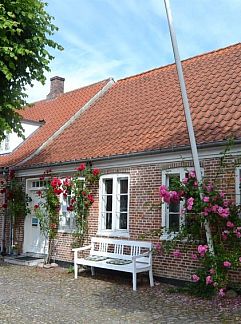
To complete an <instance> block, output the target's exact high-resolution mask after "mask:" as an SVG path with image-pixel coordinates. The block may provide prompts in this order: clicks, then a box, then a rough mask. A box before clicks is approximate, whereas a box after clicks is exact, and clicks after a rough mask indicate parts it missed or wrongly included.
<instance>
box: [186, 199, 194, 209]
mask: <svg viewBox="0 0 241 324" xmlns="http://www.w3.org/2000/svg"><path fill="white" fill-rule="evenodd" d="M193 204H194V198H193V197H190V198H188V200H187V210H192V207H193Z"/></svg>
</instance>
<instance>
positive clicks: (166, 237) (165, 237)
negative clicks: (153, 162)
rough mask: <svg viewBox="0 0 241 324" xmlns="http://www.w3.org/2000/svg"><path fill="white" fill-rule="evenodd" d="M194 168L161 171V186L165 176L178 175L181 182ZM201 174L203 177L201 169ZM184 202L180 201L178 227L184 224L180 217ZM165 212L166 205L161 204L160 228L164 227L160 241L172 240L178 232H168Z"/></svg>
mask: <svg viewBox="0 0 241 324" xmlns="http://www.w3.org/2000/svg"><path fill="white" fill-rule="evenodd" d="M193 170H194V167H188V168H184V167H181V168H173V169H167V170H162V185H165V186H166V185H167V176H168V175H170V174H179V175H180V181H182V180H183V179H184V178H185V176H186V173H187V172H190V171H193ZM201 173H202V176H203V175H204V170H203V168H201ZM184 203H185V202H184V201H180V227H181V226H182V225H183V224H184V223H185V217H184V216H183V215H181V212H182V209H183V207H184ZM167 210H168V204H167V203H163V204H162V209H161V218H162V227H164V231H163V233H162V235H161V240H171V239H173V238H174V237H175V236H176V235H177V234H178V232H169V231H168V230H169V228H168V222H167V218H168V216H167ZM165 229H166V230H165Z"/></svg>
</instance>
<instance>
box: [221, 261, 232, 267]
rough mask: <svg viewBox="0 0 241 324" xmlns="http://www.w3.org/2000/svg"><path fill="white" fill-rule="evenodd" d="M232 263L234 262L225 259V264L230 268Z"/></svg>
mask: <svg viewBox="0 0 241 324" xmlns="http://www.w3.org/2000/svg"><path fill="white" fill-rule="evenodd" d="M231 265H232V263H231V262H229V261H224V263H223V266H224V267H225V268H230V267H231Z"/></svg>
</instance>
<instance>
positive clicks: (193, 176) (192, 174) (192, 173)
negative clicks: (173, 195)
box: [188, 171, 196, 178]
mask: <svg viewBox="0 0 241 324" xmlns="http://www.w3.org/2000/svg"><path fill="white" fill-rule="evenodd" d="M188 176H189V178H196V173H195V171H190V172H189V173H188Z"/></svg>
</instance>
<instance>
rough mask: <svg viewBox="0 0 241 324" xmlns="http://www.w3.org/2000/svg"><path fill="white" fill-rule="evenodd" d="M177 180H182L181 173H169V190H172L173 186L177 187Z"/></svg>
mask: <svg viewBox="0 0 241 324" xmlns="http://www.w3.org/2000/svg"><path fill="white" fill-rule="evenodd" d="M177 181H180V174H179V173H176V174H169V185H168V187H169V190H172V189H173V187H175V183H177Z"/></svg>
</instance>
